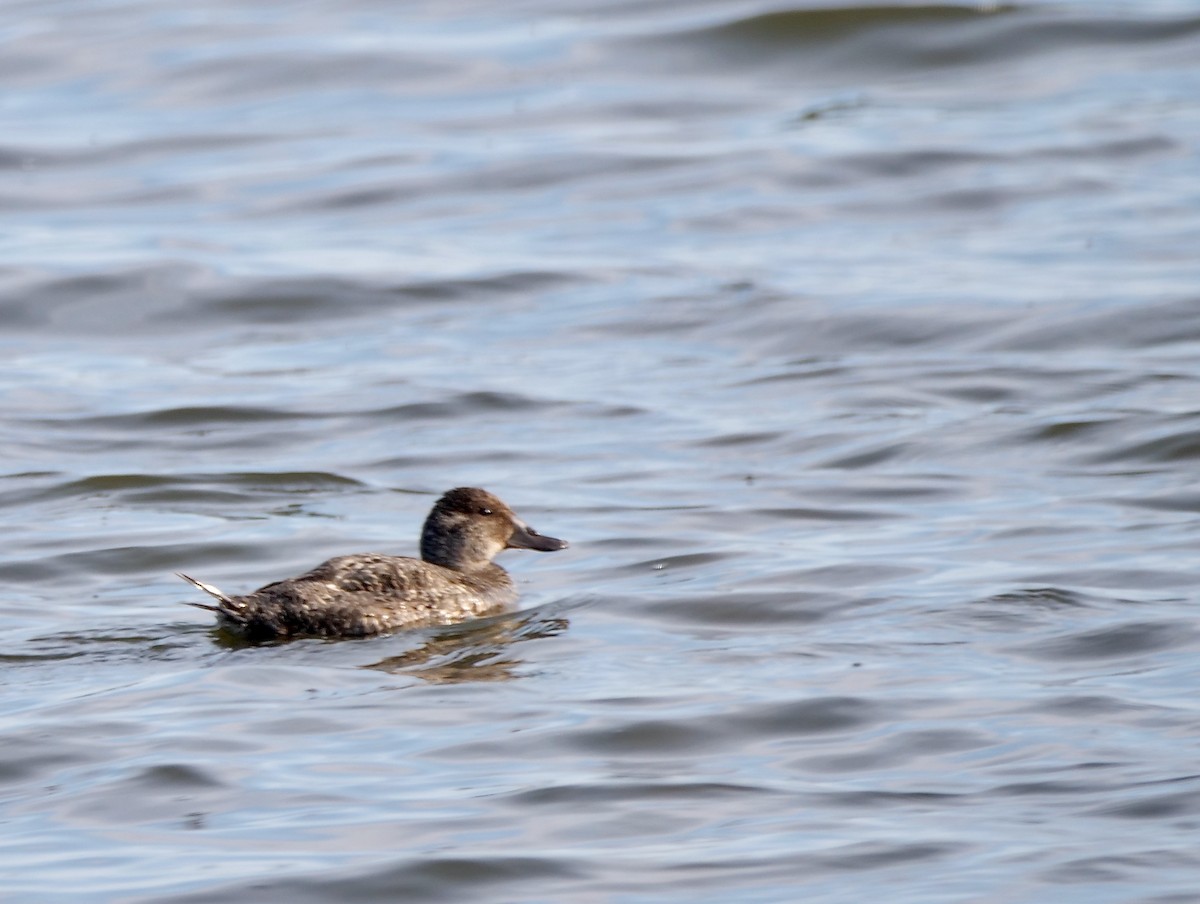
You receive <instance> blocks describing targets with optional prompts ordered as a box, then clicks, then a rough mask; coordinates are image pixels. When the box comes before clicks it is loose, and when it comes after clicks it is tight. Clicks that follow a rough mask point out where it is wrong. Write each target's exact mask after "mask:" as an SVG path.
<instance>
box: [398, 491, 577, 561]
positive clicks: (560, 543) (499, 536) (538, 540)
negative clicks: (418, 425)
mask: <svg viewBox="0 0 1200 904" xmlns="http://www.w3.org/2000/svg"><path fill="white" fill-rule="evenodd" d="M566 548H567V542H566V541H565V540H556V539H554V537H543V536H542V535H541V534H539V533H538V532H537V531H535V530H534V529H533V528H532V527H530V526H529V525H527V524H525V522H523V521H522V520H521V519H520V518H518V517H517V516H516V515H514V514H513V512H512V509H510V508H509V507H508V506H507V505H505V504H504V503H503V502H501V501H500V500H499V499H497V498H496V497H495V496H493V495H492V494H491V493H489V492H488V491H487V490H480V489H476V488H474V487H459V488H458V489H455V490H450V492H448V493H446V495H444V496H443V497H442V498H441V499H439V500H438V501H437V504H436V505H434V507H433V511H431V512H430V513H429V517H428V518H426V519H425V527H424V528H423V529H422V530H421V558H422V559H424V560H425V561H426V562H432V563H434V564H435V565H441V566H443V567H445V568H453V569H455V570H456V571H477V570H478V569H480V568H483V567H484V566H486V565H488V564H490V563H491V561H492V559H494V558H495V557H496V555H497V554H498V553H499V552H500V551H501V550H504V549H536V550H539V551H540V552H553V551H555V550H557V549H566Z"/></svg>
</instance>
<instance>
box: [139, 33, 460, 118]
mask: <svg viewBox="0 0 1200 904" xmlns="http://www.w3.org/2000/svg"><path fill="white" fill-rule="evenodd" d="M454 68H455V67H453V66H451V65H450V64H449V63H447V62H445V61H439V60H437V59H429V58H426V57H420V56H415V55H413V54H412V53H411V52H409V53H372V52H368V51H365V49H363V48H359V49H358V50H357V51H355V52H342V53H338V52H324V53H320V54H318V55H312V54H306V55H304V56H302V57H301V56H299V55H296V54H291V53H285V54H279V55H270V56H264V55H262V54H260V53H255V54H252V55H246V54H243V53H241V52H239V50H238V48H237V47H236V46H235V45H233V44H232V43H231V44H230V45H229V46H228V47H227V48H226V49H225V50H224V52H222V53H221V54H220V56H219V58H216V59H211V60H204V61H200V62H187V63H184V62H182V61H180V62H177V63H176V64H175V65H173V66H171V67H170V68H169V70H167V72H166V79H165V83H164V84H163V85H162V86H161V87H162V88H165V89H166V90H168V91H169V92H170V93H172V94H173V95H175V96H176V99H177V100H180V101H183V100H186V101H187V102H189V103H195V102H197V101H200V100H208V101H212V102H222V101H226V102H227V101H228V99H229V98H231V97H237V98H255V99H267V100H271V99H274V98H277V97H278V95H279V94H280V93H281V92H282V93H283V94H285V95H286V94H291V93H293V92H294V91H295V89H296V88H297V86H299V85H303V86H304V89H305V92H306V93H309V92H313V93H315V92H322V91H345V90H351V89H354V88H356V87H366V86H371V85H375V84H390V85H393V86H396V87H399V86H412V85H415V84H422V85H427V86H428V87H432V86H431V85H430V84H429V81H428V80H432V81H433V82H435V83H436V82H437V81H441V80H443V79H449V78H452V77H453V74H454ZM410 90H411V88H410Z"/></svg>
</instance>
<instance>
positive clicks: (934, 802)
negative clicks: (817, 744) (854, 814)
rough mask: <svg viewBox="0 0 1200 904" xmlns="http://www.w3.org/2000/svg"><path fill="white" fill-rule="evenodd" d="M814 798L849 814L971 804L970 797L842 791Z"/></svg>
mask: <svg viewBox="0 0 1200 904" xmlns="http://www.w3.org/2000/svg"><path fill="white" fill-rule="evenodd" d="M814 797H816V798H818V799H819V800H820V802H821V804H822V806H830V807H835V808H840V809H845V810H847V811H864V810H866V811H870V810H893V809H897V808H898V809H902V810H912V811H919V812H942V811H944V810H945V809H946V808H947V807H954V806H964V805H967V804H969V803H970V797H969V795H965V794H951V793H947V792H940V791H839V792H822V793H818V794H816V795H814Z"/></svg>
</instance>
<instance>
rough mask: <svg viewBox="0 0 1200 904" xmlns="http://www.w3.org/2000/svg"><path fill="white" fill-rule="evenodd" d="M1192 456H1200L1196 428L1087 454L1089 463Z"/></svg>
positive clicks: (1156, 461)
mask: <svg viewBox="0 0 1200 904" xmlns="http://www.w3.org/2000/svg"><path fill="white" fill-rule="evenodd" d="M1198 307H1200V305H1198ZM1187 420H1188V421H1193V420H1194V417H1192V416H1190V415H1189V416H1188V417H1187ZM1196 459H1200V429H1195V430H1187V429H1185V430H1177V431H1176V432H1173V433H1170V434H1167V435H1165V436H1160V437H1158V438H1156V439H1152V440H1145V441H1142V442H1136V443H1130V444H1128V445H1126V446H1123V447H1121V448H1118V449H1110V450H1107V451H1104V452H1101V453H1099V454H1093V455H1091V456H1089V457H1088V461H1089V462H1090V463H1092V464H1138V463H1146V464H1173V463H1176V462H1189V461H1194V460H1196Z"/></svg>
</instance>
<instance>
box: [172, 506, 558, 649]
mask: <svg viewBox="0 0 1200 904" xmlns="http://www.w3.org/2000/svg"><path fill="white" fill-rule="evenodd" d="M567 545H568V544H567V542H566V541H565V540H559V539H557V538H555V537H548V536H545V535H544V534H539V533H538V532H537V531H535V530H534V529H533V528H532V527H530V526H529V525H528V524H526V523H525V522H524V521H522V520H521V519H520V518H518V517H517V516H516V515H515V514H514V513H513V510H512V509H510V508H509V507H508V506H507V505H505V504H504V503H503V502H502V501H501V500H500V499H499V498H498V497H496V496H494V495H492V494H491V493H489V492H488V491H487V490H482V489H479V488H478V487H457V488H455V489H453V490H449V491H448V492H446V493H444V494H443V495H442V497H441V498H440V499H438V501H437V502H436V503H435V504H434V506H433V509H432V510H431V511H430V512H429V516H428V517H427V518H426V519H425V524H424V527H423V528H422V529H421V547H420V549H421V558H419V559H414V558H411V557H408V556H389V555H381V554H377V553H360V554H355V555H348V556H338V557H336V558H333V559H329V560H328V561H326V562H322V563H321V564H320V565H318V566H317V567H316V568H314V569H312V570H311V571H308V572H306V573H305V574H302V575H300V576H298V577H294V578H287V579H285V580H282V581H276V582H274V583H272V584H267V585H266V586H265V587H260V588H258V589H257V590H255V591H254V592H253V593H247V594H244V595H242V596H231V595H228V594H226V593H223V592H222V591H220V590H218V589H217V588H216V587H213V586H212V585H210V584H206V583H204V582H203V581H198V580H196V579H195V578H192V577H189V576H188V575H186V574H183V573H182V572H177V574H178V576H179V577H180V578H182V579H183V580H185V581H187V582H188V583H189V584H191V585H192V586H194V587H196V588H198V589H200V590H202V591H204V592H205V593H207V594H208V595H209V596H211V597H214V598H215V599H216V600H217V602H216V605H212V604H209V603H188V605H190V606H196V607H198V608H200V609H206V610H208V611H211V612H215V613H216V615H217V627H218V628H220V629H224V630H225V631H228V632H230V633H232V634H235V635H238V636H241V637H242V638H244V639H245V640H247V641H250V642H252V643H262V642H269V641H279V640H287V639H290V638H294V637H369V636H372V635H376V634H386V633H391V632H394V631H399V630H404V629H407V628H417V627H426V626H430V625H446V624H455V623H457V622H461V621H466V620H467V619H471V618H478V617H481V616H485V615H491V614H495V613H497V612H500V611H503V610H504V609H505V608H507V607H508V606H510V605H511V604H512V603H513V602H515V601H516V599H517V589H516V587H515V586H514V584H513V581H512V578H510V577H509V575H508V572H507V571H505V570H504V569H503V568H501V567H500V566H499V565H497V564H496V563H495V562H493V561H492V560H493V559H494V558H495V557H496V556H497V555H498V554H499V553H500V552H502V551H503V550H505V549H532V550H537V551H538V552H555V551H557V550H560V549H566V548H567Z"/></svg>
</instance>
